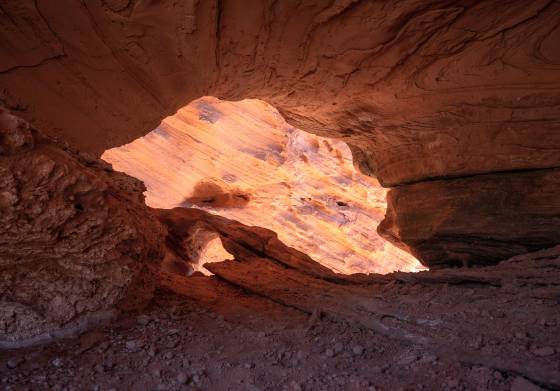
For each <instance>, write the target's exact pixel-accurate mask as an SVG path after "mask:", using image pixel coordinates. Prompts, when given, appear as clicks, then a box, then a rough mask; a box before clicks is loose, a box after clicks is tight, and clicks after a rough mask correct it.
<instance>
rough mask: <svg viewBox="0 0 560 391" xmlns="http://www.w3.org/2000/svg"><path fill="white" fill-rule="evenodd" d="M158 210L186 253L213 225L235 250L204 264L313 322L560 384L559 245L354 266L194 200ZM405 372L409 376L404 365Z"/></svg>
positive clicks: (169, 282) (172, 282) (174, 285)
mask: <svg viewBox="0 0 560 391" xmlns="http://www.w3.org/2000/svg"><path fill="white" fill-rule="evenodd" d="M158 213H159V217H160V219H161V221H162V222H163V223H164V224H165V225H166V226H167V227H168V232H169V237H168V245H169V246H170V247H171V248H172V249H174V251H176V252H177V253H180V254H182V257H183V258H184V259H188V258H189V254H188V251H187V252H185V251H184V250H185V246H184V245H183V243H184V242H185V241H186V240H187V239H188V238H189V236H190V235H191V232H192V227H201V226H206V227H207V229H209V230H214V231H215V232H217V233H218V234H219V235H220V237H221V240H222V242H223V244H224V247H225V248H226V249H227V250H228V251H229V252H230V253H231V254H232V258H233V259H229V260H224V261H223V262H212V263H207V264H205V265H204V267H206V268H207V269H209V270H210V271H212V272H213V273H214V274H215V275H216V276H217V277H219V278H220V279H221V280H224V281H227V282H228V283H230V284H232V285H235V286H237V287H239V288H242V289H243V291H244V292H252V293H254V294H256V295H257V296H260V297H266V298H269V299H271V300H272V301H273V302H275V303H279V304H282V305H284V306H287V307H290V308H296V309H298V310H300V311H303V312H305V313H307V314H309V315H310V318H309V323H308V330H309V329H312V328H313V327H314V326H315V325H316V324H317V323H319V322H320V319H321V317H326V318H328V319H330V320H332V321H334V322H337V323H340V324H348V325H349V326H348V327H349V329H350V330H352V331H353V332H356V333H357V332H359V331H358V330H361V329H365V330H370V331H373V332H374V333H375V334H376V335H377V336H382V337H383V338H384V339H388V340H390V344H391V345H392V346H406V347H407V348H408V349H411V350H413V351H414V352H415V353H413V354H412V357H410V356H409V357H407V358H404V357H403V358H401V359H402V360H403V361H405V362H406V363H407V364H408V365H410V364H412V363H413V362H415V361H417V360H418V359H419V357H420V356H423V355H426V354H429V355H432V356H435V357H438V358H441V360H445V361H446V360H450V361H452V362H454V363H455V364H459V365H462V366H465V367H470V368H473V367H486V368H492V369H493V370H497V371H499V372H500V373H502V375H503V376H506V377H510V378H513V377H515V376H523V377H525V378H526V379H529V380H531V381H534V382H536V383H538V384H542V385H543V386H546V387H549V388H551V389H556V388H558V387H559V386H560V371H559V369H560V367H559V366H558V360H555V359H556V356H557V354H558V350H557V349H556V348H555V347H554V346H557V345H558V343H559V340H558V336H556V335H555V334H554V332H553V331H552V330H553V327H555V326H557V324H558V323H557V322H558V300H559V299H560V286H559V285H558V282H557V274H558V273H557V271H558V268H559V267H560V246H556V247H553V248H550V249H547V250H542V251H538V252H535V253H529V254H524V255H520V256H516V257H513V258H510V259H509V260H507V261H504V262H501V263H500V264H498V265H495V266H488V267H485V268H476V267H474V268H460V269H446V270H436V271H424V272H419V273H401V272H398V273H391V274H387V275H359V274H356V275H350V276H348V275H342V274H336V273H333V272H331V271H330V270H328V269H325V268H324V267H322V266H321V265H320V264H318V263H316V262H314V261H313V260H311V259H310V258H309V257H307V256H306V255H305V254H303V253H300V252H298V251H295V250H293V249H290V248H289V247H287V246H285V245H284V244H283V243H281V242H279V241H278V240H277V238H276V236H275V235H274V233H272V232H271V231H267V230H263V229H261V228H258V227H248V226H244V225H242V224H239V223H237V222H235V221H231V220H228V219H225V218H223V217H220V216H213V215H211V214H208V213H206V212H204V211H201V210H196V209H183V208H176V209H173V210H159V211H158ZM161 277H162V283H163V285H164V286H166V287H168V288H170V289H172V290H174V291H175V292H177V293H180V294H187V295H188V292H193V291H196V292H197V296H198V297H205V296H206V295H207V292H205V291H204V290H201V291H198V288H199V287H201V286H202V285H203V284H201V283H200V281H199V280H197V278H198V277H197V278H191V279H189V278H184V276H178V275H177V274H168V273H162V274H161ZM201 278H204V277H201ZM191 285H194V287H193V286H191ZM213 295H215V293H214V294H213ZM203 300H204V299H203ZM211 300H212V299H211ZM482 328H484V333H481V332H480V330H481V329H482ZM536 336H539V337H537V339H538V342H537V341H536V340H533V339H534V338H536ZM333 349H334V350H335V352H336V349H337V348H333ZM419 352H422V353H421V354H420V353H419ZM326 355H327V356H328V355H329V353H326ZM333 355H334V354H333V352H331V353H330V356H333ZM401 359H398V360H389V361H388V365H391V364H392V363H395V362H397V363H398V362H400V361H401ZM433 362H435V360H433V361H432V363H433ZM420 372H422V371H420ZM386 375H387V374H385V373H384V376H386ZM400 375H401V376H403V377H405V378H406V377H408V376H411V374H410V373H409V372H408V371H404V372H401V373H400ZM412 388H418V386H416V387H412ZM432 388H433V387H432ZM436 388H438V387H436ZM440 388H441V387H440ZM443 388H446V387H443ZM447 388H450V389H452V388H453V387H447ZM466 388H473V386H472V385H471V386H470V387H466ZM475 388H476V387H475ZM311 389H313V388H311ZM350 389H351V388H350ZM357 389H360V388H357ZM388 389H394V387H389V388H388ZM481 389H494V387H487V388H485V387H482V388H481Z"/></svg>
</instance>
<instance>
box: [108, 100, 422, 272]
mask: <svg viewBox="0 0 560 391" xmlns="http://www.w3.org/2000/svg"><path fill="white" fill-rule="evenodd" d="M103 159H104V160H106V161H108V162H110V163H112V164H113V167H114V168H115V169H116V170H119V171H124V172H126V173H128V174H129V175H132V176H135V177H136V178H139V179H141V180H142V181H143V182H144V183H145V184H146V186H147V189H148V191H147V192H146V201H147V204H148V205H149V206H152V207H155V208H173V207H177V206H183V207H192V206H194V207H199V208H202V209H205V210H208V211H212V212H214V213H217V214H220V215H222V216H225V217H228V218H230V219H233V220H237V221H240V222H242V223H244V224H248V225H255V226H260V227H265V228H268V229H271V230H273V231H274V232H276V233H278V236H279V238H280V240H281V241H283V242H284V243H286V244H287V245H289V246H292V247H294V248H296V249H298V250H300V251H302V252H304V253H306V254H308V255H310V256H311V257H312V258H313V259H315V260H317V261H318V262H321V263H322V264H323V265H326V266H328V267H330V268H332V269H333V270H335V271H337V272H342V273H352V272H363V273H367V272H377V273H388V272H391V271H395V270H403V271H414V270H418V269H421V268H422V267H421V265H420V264H419V262H418V261H417V260H416V259H415V258H414V257H412V256H410V255H409V254H407V253H405V252H403V251H402V250H400V249H398V248H395V247H394V246H393V245H391V244H390V243H388V242H387V241H385V240H383V239H382V238H380V237H379V236H378V235H377V232H376V227H377V225H378V224H379V222H380V221H381V220H382V219H383V216H384V215H385V208H386V205H385V194H386V189H384V188H382V187H381V186H380V185H379V183H378V182H377V181H376V180H375V179H374V178H371V177H368V176H365V175H363V174H361V173H360V172H358V171H356V169H355V168H354V166H353V164H352V156H351V153H350V150H349V148H348V146H347V145H346V144H345V143H344V142H342V141H337V140H330V139H326V138H321V137H318V136H315V135H312V134H309V133H305V132H303V131H301V130H298V129H295V128H293V127H292V126H290V125H288V124H286V122H285V121H284V119H283V118H282V117H281V116H280V115H279V114H278V112H277V111H276V110H275V109H274V108H272V107H271V106H270V105H268V104H266V103H264V102H262V101H257V100H245V101H241V102H235V103H234V102H224V101H219V100H217V99H215V98H203V99H200V100H197V101H195V102H193V103H192V104H190V105H188V106H186V107H184V108H182V109H181V110H179V111H178V112H177V114H175V115H174V116H171V117H168V118H166V119H165V120H164V121H163V122H162V124H161V125H160V126H159V127H158V128H157V129H155V130H154V131H153V132H151V133H149V134H148V135H146V136H144V137H143V138H140V139H138V140H136V141H134V142H132V143H130V144H127V145H125V146H122V147H120V148H114V149H111V150H108V151H106V152H105V153H104V154H103Z"/></svg>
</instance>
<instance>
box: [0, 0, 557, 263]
mask: <svg viewBox="0 0 560 391" xmlns="http://www.w3.org/2000/svg"><path fill="white" fill-rule="evenodd" d="M0 18H1V21H0V22H1V23H0V26H1V29H0V37H1V40H0V41H1V42H2V43H1V47H0V53H1V54H2V55H1V56H0V58H1V60H0V85H1V86H2V89H1V93H2V96H1V97H0V99H1V102H3V104H4V105H7V106H9V107H10V108H12V109H13V110H18V111H20V112H21V115H22V116H24V117H25V118H27V119H29V120H31V121H32V122H33V123H34V124H39V125H41V128H44V129H45V130H47V131H48V132H49V133H50V134H56V135H63V136H64V139H66V140H68V141H69V142H71V143H73V144H74V145H76V146H79V147H81V148H83V149H84V150H87V151H90V152H94V153H101V152H102V151H103V150H104V149H105V148H107V147H111V146H115V145H119V144H121V143H124V142H126V141H130V140H131V139H133V138H135V137H137V136H140V135H143V134H145V133H147V132H148V131H150V130H152V129H153V128H155V127H156V125H157V123H158V122H159V120H160V119H161V118H162V117H164V116H165V115H167V114H170V113H172V112H173V111H174V110H175V109H177V108H178V107H180V106H182V105H184V104H185V103H187V102H189V101H191V100H192V99H194V98H198V97H200V96H203V95H214V96H218V97H220V98H226V99H239V98H246V97H251V98H260V99H263V100H265V101H267V102H269V103H270V104H272V105H273V106H275V107H277V108H278V110H279V111H280V112H281V113H282V114H283V115H284V116H285V117H286V119H287V120H288V121H289V122H290V123H291V124H292V125H295V126H297V127H298V128H300V129H303V130H306V131H311V132H314V133H319V134H323V135H327V136H336V137H343V138H344V140H345V141H347V142H349V143H350V144H351V145H352V148H353V150H354V152H355V157H356V159H357V161H356V163H357V165H359V166H360V167H361V168H362V169H363V170H364V171H365V172H368V173H372V174H374V175H376V176H377V177H378V178H379V180H380V181H381V183H383V184H384V185H387V186H397V185H402V184H405V183H413V182H420V181H425V180H427V179H434V178H441V179H446V178H450V177H461V176H466V175H473V174H484V173H498V172H509V171H512V170H525V169H537V168H538V169H542V168H552V167H558V166H560V153H559V149H560V121H559V111H560V77H559V75H560V50H558V45H559V42H560V23H559V22H560V3H559V2H558V1H556V0H535V1H530V2H528V1H526V0H512V1H507V2H505V1H502V0H484V1H478V0H427V1H426V0H407V1H399V2H396V1H394V2H393V1H389V2H387V1H365V0H334V1H330V2H325V1H324V0H305V1H300V0H286V1H276V0H266V1H263V0H247V1H243V2H240V1H236V0H216V1H208V0H202V1H195V0H190V1H184V2H150V1H135V0H124V1H96V2H93V1H85V2H72V1H64V2H58V1H57V2H47V1H31V0H26V1H21V0H8V1H3V3H2V6H1V7H0ZM30 91H33V93H30ZM75 129H81V132H76V131H75ZM400 191H401V192H405V191H407V188H403V189H401V190H400ZM538 202H539V203H541V204H542V206H543V208H545V207H546V205H545V200H538ZM493 205H494V207H495V208H502V207H503V206H501V204H500V203H499V202H498V201H497V200H494V202H493ZM461 207H462V208H466V207H468V205H462V206H461ZM395 213H397V214H398V213H399V210H398V209H395ZM473 215H476V213H473ZM494 223H495V224H503V223H504V222H502V221H501V220H499V219H495V220H494ZM394 232H396V231H394ZM392 237H393V240H394V241H396V242H400V241H401V238H399V237H398V236H392ZM439 256H440V257H441V258H442V259H443V258H445V256H446V254H445V253H444V252H442V253H440V254H439ZM465 257H466V258H471V259H474V258H476V257H477V251H476V250H475V251H474V253H473V254H470V255H469V254H467V253H465ZM423 261H424V262H425V263H428V264H429V263H430V260H428V259H426V260H423ZM442 262H445V260H444V261H442Z"/></svg>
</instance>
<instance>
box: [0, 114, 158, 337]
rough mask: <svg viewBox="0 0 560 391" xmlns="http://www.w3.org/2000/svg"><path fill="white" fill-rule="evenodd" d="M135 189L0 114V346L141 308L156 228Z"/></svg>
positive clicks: (149, 282) (137, 185)
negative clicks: (119, 312) (121, 311)
mask: <svg viewBox="0 0 560 391" xmlns="http://www.w3.org/2000/svg"><path fill="white" fill-rule="evenodd" d="M144 190H145V187H144V186H143V185H142V183H141V182H139V181H138V180H136V179H134V178H131V177H129V176H127V175H125V174H123V173H119V172H115V171H113V170H112V169H111V167H110V166H109V165H107V164H106V163H105V162H102V161H101V160H99V159H97V158H95V157H91V156H89V155H87V154H80V153H77V152H75V151H73V150H72V149H71V148H69V147H67V146H65V145H64V144H61V143H57V142H55V141H53V140H51V139H49V138H47V137H45V136H43V135H41V134H40V133H39V132H38V131H37V130H35V129H33V128H31V127H29V125H28V124H27V123H26V122H25V121H23V120H21V119H19V118H17V117H15V116H13V115H10V114H8V113H7V112H5V111H2V112H0V347H2V348H5V347H17V346H24V345H28V344H33V343H37V342H46V341H50V340H51V339H52V338H55V337H63V336H69V335H73V334H75V333H77V332H80V331H82V330H84V329H88V328H91V327H92V326H93V325H95V324H97V323H100V322H104V321H106V320H108V319H110V318H113V317H114V316H115V314H116V313H117V312H118V311H119V310H123V309H124V310H130V309H135V308H139V307H141V306H143V305H145V304H146V303H147V302H148V301H149V299H150V298H151V295H152V292H153V290H154V287H155V285H156V280H155V278H154V271H155V269H156V267H157V265H158V262H159V261H160V260H161V258H162V256H163V248H164V242H163V241H164V237H165V235H164V233H165V230H164V228H163V227H162V226H161V225H160V224H158V222H157V220H156V219H155V218H154V217H153V215H152V213H151V211H150V210H149V209H148V208H147V207H146V205H145V203H144V196H143V194H142V192H143V191H144Z"/></svg>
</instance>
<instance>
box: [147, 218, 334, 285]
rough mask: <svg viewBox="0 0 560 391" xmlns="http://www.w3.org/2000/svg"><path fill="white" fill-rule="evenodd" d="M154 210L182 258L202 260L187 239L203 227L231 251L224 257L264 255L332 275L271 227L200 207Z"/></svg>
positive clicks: (292, 265) (170, 245)
mask: <svg viewBox="0 0 560 391" xmlns="http://www.w3.org/2000/svg"><path fill="white" fill-rule="evenodd" d="M155 210H156V211H157V214H158V217H159V219H160V221H161V222H162V223H163V224H164V225H165V226H166V227H167V231H168V236H167V239H166V244H167V246H168V248H169V249H170V250H171V251H172V252H173V253H174V254H175V255H176V256H177V258H178V259H182V260H183V261H184V262H187V263H194V262H199V261H204V260H199V259H198V251H197V250H196V249H195V251H193V248H194V247H193V246H192V243H191V240H190V239H191V238H192V236H193V235H196V234H197V232H198V231H200V230H202V229H204V230H206V231H207V232H215V233H216V234H218V235H219V237H220V240H221V241H222V244H223V246H224V248H225V249H226V250H227V251H228V252H229V253H230V254H231V255H232V256H231V257H228V258H233V259H236V260H239V261H242V260H246V259H250V258H254V257H265V258H268V259H272V260H276V261H277V262H280V263H282V264H284V265H287V266H289V267H292V268H296V269H299V270H302V271H304V272H306V273H309V274H312V275H315V276H319V277H325V278H328V277H333V276H335V275H336V274H335V273H333V272H332V271H331V270H330V269H328V268H326V267H324V266H322V265H321V264H319V263H317V262H315V261H313V260H312V259H311V258H310V257H309V256H308V255H306V254H304V253H302V252H300V251H297V250H295V249H293V248H291V247H288V246H286V245H285V244H284V243H282V242H281V241H280V240H279V239H278V235H276V233H275V232H273V231H271V230H268V229H265V228H261V227H250V226H247V225H245V224H241V223H239V222H237V221H234V220H230V219H227V218H225V217H221V216H216V215H213V214H210V213H208V212H205V211H203V210H200V209H190V208H174V209H155ZM223 260H224V259H221V260H219V261H223Z"/></svg>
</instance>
